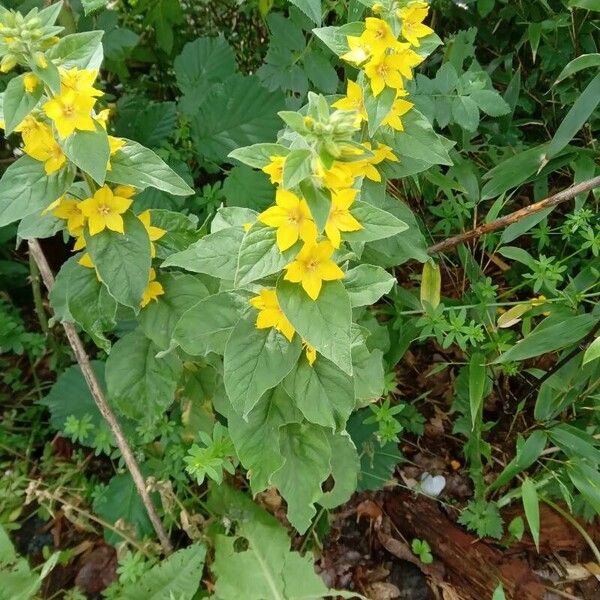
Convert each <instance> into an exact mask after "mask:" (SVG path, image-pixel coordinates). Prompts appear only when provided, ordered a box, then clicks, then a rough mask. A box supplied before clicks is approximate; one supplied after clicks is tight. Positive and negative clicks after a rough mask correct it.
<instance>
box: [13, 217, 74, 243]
mask: <svg viewBox="0 0 600 600" xmlns="http://www.w3.org/2000/svg"><path fill="white" fill-rule="evenodd" d="M64 226H65V222H64V221H63V220H62V219H59V218H58V217H55V216H54V215H53V214H52V213H51V212H47V213H46V214H44V215H39V214H36V213H33V214H32V215H27V216H26V217H25V218H23V219H21V221H20V223H19V227H18V229H17V237H18V238H20V239H22V240H31V239H33V238H40V239H44V238H49V237H54V236H55V235H56V234H57V233H58V232H59V231H62V230H63V229H64Z"/></svg>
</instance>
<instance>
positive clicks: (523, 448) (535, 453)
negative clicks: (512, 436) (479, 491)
mask: <svg viewBox="0 0 600 600" xmlns="http://www.w3.org/2000/svg"><path fill="white" fill-rule="evenodd" d="M547 440H548V436H547V435H546V433H545V432H543V431H534V432H533V433H532V434H531V435H530V436H529V437H528V438H527V439H526V440H525V442H523V444H521V445H519V444H518V445H517V453H516V455H515V457H514V458H513V459H512V460H511V461H510V462H509V463H508V464H507V465H506V467H504V469H503V470H502V473H500V475H498V477H497V478H496V479H495V480H494V481H493V482H492V483H491V484H490V486H489V487H488V489H487V492H488V493H489V492H492V491H494V490H497V489H498V488H500V487H502V486H503V485H506V484H507V483H508V482H509V481H511V480H512V479H513V478H514V477H516V476H517V475H518V474H519V473H522V472H523V471H525V470H526V469H529V467H531V465H532V464H533V463H534V462H535V461H536V460H537V459H538V458H539V457H540V455H541V454H542V451H543V450H544V448H545V447H546V442H547Z"/></svg>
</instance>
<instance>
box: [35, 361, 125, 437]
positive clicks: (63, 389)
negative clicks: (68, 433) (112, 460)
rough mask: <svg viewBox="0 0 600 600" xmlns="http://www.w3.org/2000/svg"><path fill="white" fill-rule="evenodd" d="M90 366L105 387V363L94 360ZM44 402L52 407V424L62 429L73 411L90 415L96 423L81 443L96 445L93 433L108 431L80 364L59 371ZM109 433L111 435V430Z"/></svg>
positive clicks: (122, 422) (93, 422) (76, 413)
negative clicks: (61, 371)
mask: <svg viewBox="0 0 600 600" xmlns="http://www.w3.org/2000/svg"><path fill="white" fill-rule="evenodd" d="M91 366H92V371H93V372H94V374H95V375H96V378H97V379H98V381H99V383H100V387H101V388H102V389H104V387H105V385H104V363H103V362H100V361H99V360H93V361H91ZM41 404H43V405H44V406H47V407H48V409H49V411H50V427H51V428H52V429H53V430H54V431H59V432H61V433H64V429H65V423H66V421H67V419H68V418H69V417H70V416H71V415H73V416H75V417H76V418H77V419H79V420H81V419H83V418H85V417H86V416H87V417H88V418H89V419H90V423H91V424H92V425H93V429H91V430H90V431H89V432H88V434H87V436H86V437H85V438H84V439H80V440H79V443H80V444H83V445H84V446H88V447H93V446H94V437H95V436H96V434H97V433H98V432H100V431H104V432H109V429H108V425H107V424H106V421H105V420H104V418H103V417H102V415H101V414H100V411H99V410H98V407H97V406H96V403H95V402H94V398H93V397H92V394H91V393H90V390H89V388H88V385H87V383H86V381H85V379H84V378H83V374H82V373H81V369H80V368H79V366H78V365H74V366H72V367H69V368H67V369H66V370H65V371H64V372H63V373H61V374H60V375H59V377H58V379H57V380H56V382H55V383H54V385H53V386H52V388H51V390H50V392H49V393H48V395H47V396H46V397H45V398H44V399H43V400H42V401H41ZM117 420H118V421H119V422H120V423H121V426H124V425H125V423H124V421H123V420H122V419H121V418H120V417H119V418H118V419H117ZM126 433H127V434H128V435H129V434H130V433H131V429H130V428H128V429H126ZM109 435H110V436H111V437H112V434H111V433H109Z"/></svg>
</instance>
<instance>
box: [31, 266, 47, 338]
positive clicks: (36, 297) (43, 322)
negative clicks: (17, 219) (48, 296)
mask: <svg viewBox="0 0 600 600" xmlns="http://www.w3.org/2000/svg"><path fill="white" fill-rule="evenodd" d="M29 279H30V280H31V292H32V294H33V306H34V309H35V314H36V316H37V318H38V322H39V324H40V328H41V330H42V332H43V333H44V335H45V336H46V337H48V332H49V328H48V317H47V316H46V311H45V309H44V302H43V300H42V287H41V277H40V271H39V269H38V266H37V264H36V262H35V260H34V259H33V256H32V255H31V254H29Z"/></svg>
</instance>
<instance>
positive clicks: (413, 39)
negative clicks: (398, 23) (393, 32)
mask: <svg viewBox="0 0 600 600" xmlns="http://www.w3.org/2000/svg"><path fill="white" fill-rule="evenodd" d="M428 12H429V5H428V4H427V2H421V1H417V2H411V3H410V4H409V5H408V6H405V7H404V8H401V9H399V10H398V11H397V14H398V17H399V18H400V19H401V20H402V30H401V32H402V36H403V37H404V39H405V40H406V41H408V42H410V43H411V44H412V45H413V46H416V47H417V48H418V47H419V46H420V45H421V42H419V38H422V37H425V36H428V35H430V34H432V33H433V29H431V27H427V25H424V24H423V21H424V20H425V17H426V16H427V13H428Z"/></svg>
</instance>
